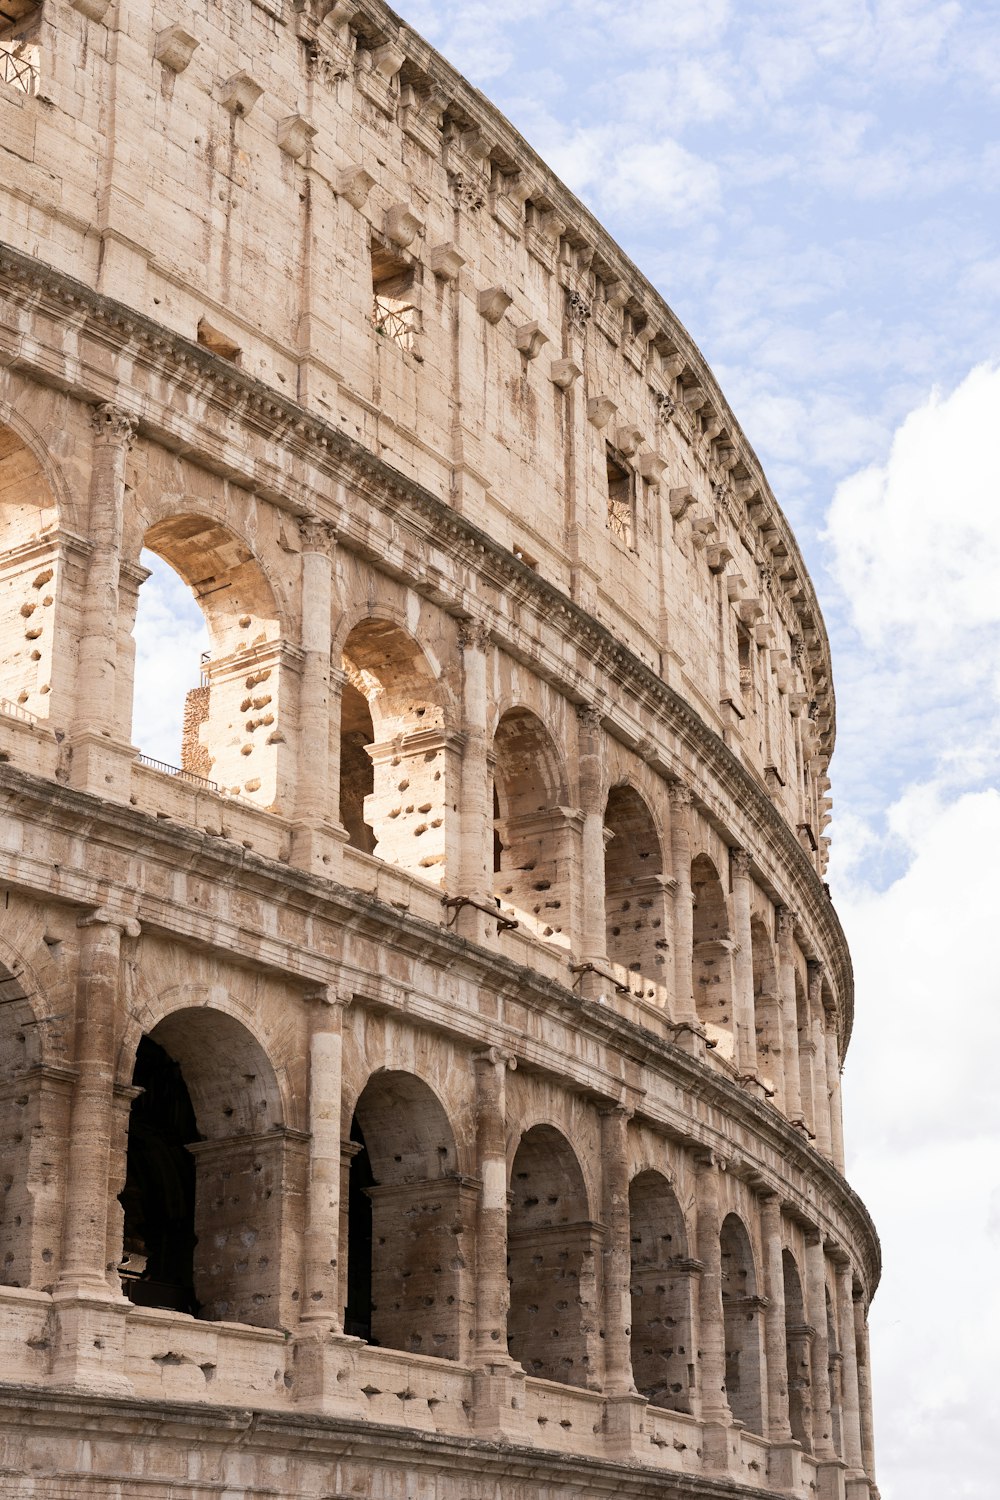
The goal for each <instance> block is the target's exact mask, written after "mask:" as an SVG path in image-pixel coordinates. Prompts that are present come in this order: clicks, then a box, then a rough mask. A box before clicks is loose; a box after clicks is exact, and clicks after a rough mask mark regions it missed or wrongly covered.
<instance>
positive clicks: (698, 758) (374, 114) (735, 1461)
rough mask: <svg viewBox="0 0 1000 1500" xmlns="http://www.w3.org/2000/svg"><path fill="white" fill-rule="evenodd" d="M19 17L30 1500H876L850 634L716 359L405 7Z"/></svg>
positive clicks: (1, 783)
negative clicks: (151, 603)
mask: <svg viewBox="0 0 1000 1500" xmlns="http://www.w3.org/2000/svg"><path fill="white" fill-rule="evenodd" d="M22 11H23V14H22V13H19V15H18V17H17V18H16V19H15V23H14V24H15V31H16V33H17V36H18V37H20V38H21V41H23V43H24V46H27V45H28V44H29V40H30V46H31V47H37V54H35V53H32V54H31V57H32V58H34V59H35V61H32V62H31V67H32V68H35V67H36V64H37V76H36V75H34V74H33V75H32V77H33V80H34V81H33V83H32V86H31V87H17V88H15V87H11V86H3V85H0V142H2V143H3V151H4V157H3V160H4V164H5V168H6V171H5V174H4V175H3V177H2V178H0V181H2V183H3V186H2V187H0V204H2V205H3V209H4V219H3V223H4V234H5V236H6V241H7V243H6V245H5V246H3V247H0V698H2V702H0V804H2V808H3V822H2V829H3V832H2V842H0V891H2V901H0V1043H2V1066H0V1143H2V1145H3V1160H4V1175H3V1181H2V1184H0V1186H2V1197H0V1265H2V1269H0V1301H2V1303H3V1311H4V1318H3V1320H2V1323H0V1326H2V1330H3V1331H2V1335H0V1343H2V1347H3V1354H4V1368H5V1381H6V1382H7V1386H8V1387H10V1386H12V1387H13V1389H12V1390H8V1389H7V1387H5V1391H6V1394H7V1395H9V1397H10V1402H11V1404H10V1405H9V1406H8V1407H6V1408H5V1411H7V1412H8V1415H7V1416H5V1417H3V1418H2V1419H0V1459H2V1461H0V1475H2V1478H0V1493H10V1494H15V1493H16V1494H19V1495H20V1494H32V1495H38V1496H42V1495H46V1496H49V1495H56V1494H60V1493H64V1492H65V1491H66V1487H67V1484H70V1486H72V1483H73V1480H72V1478H71V1477H70V1478H68V1477H67V1476H72V1475H73V1473H74V1466H79V1465H80V1464H81V1463H82V1464H84V1465H85V1466H86V1468H87V1471H88V1475H89V1478H88V1483H89V1485H90V1490H91V1491H92V1492H93V1493H94V1494H95V1495H98V1496H104V1495H107V1496H109V1497H110V1496H111V1495H112V1494H120V1495H129V1496H131V1495H136V1496H140V1495H144V1494H154V1493H159V1492H160V1491H161V1490H162V1489H163V1488H164V1487H165V1486H169V1487H170V1488H171V1489H174V1488H176V1490H177V1492H178V1493H183V1494H190V1495H194V1496H201V1495H202V1494H205V1495H207V1494H209V1493H213V1494H214V1493H217V1492H218V1489H219V1487H220V1486H222V1487H228V1488H229V1489H231V1490H235V1491H236V1492H238V1493H241V1494H247V1495H254V1494H262V1495H263V1494H265V1493H267V1494H274V1493H278V1494H288V1495H292V1494H302V1495H309V1496H316V1497H319V1496H321V1495H323V1496H328V1495H330V1494H338V1495H339V1494H355V1493H362V1492H365V1493H369V1492H370V1493H371V1494H373V1495H375V1494H385V1495H389V1494H396V1493H403V1492H405V1493H406V1494H408V1495H409V1494H417V1493H423V1489H424V1488H426V1484H425V1479H426V1476H427V1475H428V1474H429V1473H433V1474H434V1475H435V1480H434V1484H435V1494H436V1495H438V1496H439V1497H442V1500H478V1497H479V1495H480V1494H482V1495H483V1496H484V1497H485V1495H486V1493H487V1490H488V1492H489V1494H490V1496H491V1497H494V1496H495V1495H496V1494H498V1493H499V1494H502V1495H503V1497H504V1500H538V1497H540V1496H542V1495H545V1496H556V1495H558V1496H560V1500H561V1497H562V1496H564V1495H565V1496H566V1497H567V1500H568V1497H569V1496H570V1495H571V1494H572V1495H574V1496H575V1495H578V1494H580V1493H582V1492H586V1493H588V1494H589V1493H591V1492H593V1493H594V1494H597V1493H610V1492H620V1491H621V1489H622V1487H623V1485H624V1484H625V1483H626V1480H625V1479H624V1478H623V1476H624V1475H626V1474H627V1475H628V1479H627V1486H628V1488H629V1490H630V1492H632V1491H633V1490H634V1491H635V1492H636V1493H646V1492H647V1491H648V1492H649V1493H650V1494H652V1493H654V1492H659V1489H662V1486H663V1484H664V1482H665V1481H666V1482H669V1483H670V1484H671V1485H672V1486H674V1487H676V1488H677V1491H678V1493H679V1494H684V1495H685V1496H687V1495H691V1496H694V1495H698V1494H708V1493H714V1492H715V1491H716V1490H717V1488H718V1484H719V1483H720V1482H727V1483H729V1484H730V1485H732V1484H735V1485H737V1486H738V1487H740V1491H741V1492H744V1491H745V1492H756V1493H760V1494H764V1493H780V1494H783V1495H785V1496H797V1497H801V1500H808V1497H813V1496H818V1497H819V1500H840V1497H845V1500H846V1497H850V1500H862V1497H868V1496H870V1495H871V1494H872V1493H873V1485H874V1479H873V1456H872V1437H871V1418H870V1392H869V1389H868V1374H867V1345H866V1333H865V1311H866V1308H867V1305H868V1301H869V1299H870V1297H871V1295H872V1293H873V1292H874V1289H875V1286H876V1283H877V1280H878V1274H879V1252H878V1242H877V1239H876V1237H875V1234H874V1230H873V1228H872V1226H871V1223H870V1221H869V1219H868V1217H867V1215H866V1213H865V1211H864V1208H863V1206H862V1205H861V1204H860V1202H859V1201H858V1199H857V1198H856V1196H855V1195H854V1194H853V1193H852V1191H851V1189H850V1188H849V1187H848V1186H847V1184H846V1183H845V1182H844V1180H843V1176H842V1171H843V1134H842V1122H841V1118H840V1067H841V1064H842V1062H843V1058H844V1055H845V1052H846V1048H847V1044H848V1040H849V1036H850V1029H851V1022H852V1014H853V1012H852V1006H853V997H852V989H851V970H850V960H849V956H848V954H847V950H846V946H845V944H844V939H843V934H842V932H841V930H840V926H839V923H838V921H837V918H836V915H835V913H834V912H833V910H832V907H831V906H830V903H829V899H828V896H827V894H826V892H825V889H824V887H823V885H822V883H821V873H822V869H823V863H824V847H823V840H822V838H821V830H822V826H823V822H824V820H825V817H826V803H825V791H826V787H827V785H828V783H827V782H826V766H827V761H828V758H829V753H830V750H831V749H832V737H833V699H832V689H831V686H830V680H829V664H828V659H827V652H826V643H825V636H824V633H823V627H822V622H821V620H820V618H819V614H818V611H817V608H816V604H815V600H814V597H813V593H812V588H811V584H810V583H809V580H808V577H807V576H806V574H805V572H804V569H803V567H802V563H801V560H800V558H799V555H798V552H797V549H796V546H795V542H794V539H793V538H792V537H791V534H790V532H789V531H788V528H787V525H786V523H785V522H784V520H783V518H782V517H781V515H780V513H779V512H778V510H777V507H776V506H775V504H774V501H773V498H772V497H771V496H770V493H769V491H768V489H767V486H766V482H765V480H764V477H763V475H762V474H761V473H760V471H759V468H758V466H757V464H756V460H755V458H754V456H753V454H752V453H751V452H750V450H749V448H748V447H747V445H746V443H745V440H744V439H743V437H742V434H741V433H740V432H739V429H738V427H737V426H736V424H735V422H734V420H733V418H732V415H731V413H730V412H729V409H728V407H727V406H726V404H725V401H724V399H723V397H722V395H721V393H720V392H719V391H718V389H717V387H716V385H715V382H714V379H713V378H712V376H711V373H710V372H709V371H708V370H707V368H706V367H705V365H704V362H703V360H702V359H701V356H700V355H699V353H698V351H697V350H696V349H695V348H694V346H693V345H692V344H691V342H690V339H689V338H688V336H687V335H686V333H685V332H684V330H683V329H681V328H679V326H678V325H677V324H676V321H675V320H674V318H673V316H672V314H671V313H670V312H669V309H667V308H666V307H665V305H664V304H663V303H662V301H660V299H659V298H658V297H657V296H656V294H655V293H654V292H653V290H652V288H651V287H650V286H649V285H648V284H647V283H646V282H645V281H644V280H643V278H642V277H641V276H640V275H639V273H638V272H636V271H635V269H634V268H633V267H631V266H630V265H629V264H628V262H627V261H626V260H625V259H624V257H623V256H622V255H621V252H620V251H619V250H618V249H617V248H616V247H615V246H614V245H613V244H612V243H611V242H610V241H609V240H608V238H607V236H606V235H605V234H604V232H603V231H602V230H601V229H600V228H599V226H597V225H596V224H595V223H594V221H593V220H592V219H591V218H590V217H589V215H587V214H586V212H585V211H584V210H583V209H582V207H581V206H580V205H579V204H577V203H575V202H574V200H573V199H572V198H571V196H570V195H569V194H568V193H567V192H566V190H565V189H564V188H563V187H562V186H561V184H559V183H558V182H556V181H555V180H554V179H553V178H552V176H551V174H550V173H549V172H548V170H547V169H546V168H545V167H544V166H543V164H542V163H540V162H539V161H538V160H537V158H535V157H534V156H533V155H532V153H531V152H530V150H529V149H528V148H527V147H526V146H525V144H524V143H523V142H521V141H519V140H518V138H517V137H516V136H515V135H514V134H513V133H512V132H511V130H510V128H509V126H507V125H506V123H505V122H504V121H503V120H501V119H500V118H499V117H498V116H497V115H495V113H494V112H492V111H491V110H490V108H489V106H488V105H487V104H486V103H485V101H483V100H482V99H481V98H480V97H479V96H478V95H476V94H475V93H474V92H473V91H471V90H470V89H469V88H468V86H467V85H466V84H465V83H464V82H463V81H462V80H461V79H460V78H458V77H457V75H455V74H454V73H453V72H452V70H450V69H449V68H448V66H447V64H445V63H444V62H443V61H442V60H441V59H439V58H437V57H436V56H435V55H434V54H433V53H432V52H431V51H430V50H429V49H428V48H427V47H426V46H425V44H424V43H422V42H421V41H420V39H419V38H417V37H415V36H414V35H413V34H412V33H411V32H409V31H407V30H405V29H403V28H401V26H400V23H399V22H398V20H397V18H396V17H394V16H393V15H392V13H391V12H389V11H388V10H387V9H385V8H384V7H383V6H382V5H381V4H380V3H378V0H358V3H353V0H351V3H345V0H334V3H333V4H330V3H327V0H316V3H313V0H309V3H305V0H303V3H302V4H301V5H299V4H291V3H282V0H267V3H266V4H265V3H258V0H246V3H240V4H237V3H235V0H234V3H230V4H226V5H217V4H212V5H201V6H193V7H184V8H183V11H181V10H180V9H176V10H175V11H170V10H169V8H168V10H167V11H164V12H163V13H162V14H161V13H160V12H159V11H157V12H156V14H155V16H154V15H153V13H152V11H151V10H150V8H149V7H148V6H146V5H144V4H139V3H137V4H135V5H125V4H121V5H105V4H104V3H103V0H73V3H72V4H70V3H68V0H67V3H56V0H45V3H44V5H43V6H41V7H31V6H27V5H26V6H24V7H22ZM14 34H15V33H14V32H11V33H10V35H11V36H14ZM0 44H3V38H2V37H0ZM11 45H13V43H12V44H11ZM18 45H19V46H20V45H21V42H18ZM22 55H23V56H24V57H28V53H27V52H23V48H22V52H19V53H18V56H22ZM251 291H252V294H253V295H252V296H251V295H249V293H250V292H251ZM376 295H377V298H378V301H377V303H376V302H375V301H374V299H375V297H376ZM609 476H611V478H610V480H609ZM143 548H148V549H150V550H151V551H153V552H155V553H157V554H158V555H159V556H161V557H162V558H164V559H165V561H167V562H168V563H169V564H170V566H171V567H173V568H174V570H175V571H176V572H177V573H178V574H179V575H180V577H181V578H183V579H184V581H185V582H186V583H187V584H188V586H189V587H190V589H191V591H192V593H193V595H194V598H195V599H196V601H197V602H198V604H199V606H200V608H201V609H202V612H203V614H204V616H205V623H206V628H207V632H208V638H209V642H210V650H209V656H208V659H207V661H205V662H204V663H201V662H198V661H192V662H191V663H190V673H189V677H188V686H189V687H190V688H191V689H192V690H193V691H192V692H191V693H190V694H189V695H188V698H187V701H186V707H187V719H186V739H185V748H184V751H183V754H182V757H181V759H182V766H181V774H170V768H167V769H166V770H164V769H163V768H158V767H157V766H156V765H155V764H143V763H142V762H141V760H140V759H139V752H140V751H142V749H143V746H142V745H136V744H134V743H133V719H132V702H133V696H134V686H135V683H134V674H135V648H134V637H133V634H132V632H133V628H134V625H135V621H136V616H137V610H138V608H139V607H140V603H141V600H142V589H143V586H144V583H145V580H146V577H147V576H148V575H147V573H146V569H145V567H144V566H143V564H142V562H141V560H140V554H141V553H142V550H143ZM36 596H37V597H36ZM28 606H30V607H28ZM199 673H202V674H203V676H202V677H199ZM199 681H201V682H203V685H202V686H200V687H199V686H197V684H198V683H199ZM95 1392H96V1393H97V1395H96V1396H95ZM95 1400H99V1402H100V1408H99V1409H100V1411H101V1414H102V1415H101V1430H102V1434H103V1436H102V1440H101V1442H100V1443H99V1444H95V1445H93V1446H92V1447H90V1448H89V1449H88V1450H87V1452H86V1455H85V1457H84V1458H83V1459H81V1457H80V1454H81V1452H82V1451H83V1450H82V1449H81V1448H80V1446H79V1444H80V1437H79V1434H80V1432H81V1431H83V1430H86V1429H87V1428H88V1427H89V1426H93V1424H94V1412H95V1410H96V1409H97V1408H95V1406H94V1404H93V1403H94V1401H95ZM248 1411H249V1412H252V1413H253V1414H254V1415H253V1419H252V1423H251V1426H250V1427H249V1428H248V1427H247V1425H246V1413H247V1412H248ZM241 1414H242V1415H241ZM137 1423H139V1424H142V1431H143V1433H144V1437H143V1441H142V1443H141V1444H137V1442H136V1431H137V1427H136V1424H137ZM26 1431H27V1432H28V1434H29V1436H28V1438H26V1437H25V1433H26ZM32 1431H34V1432H37V1433H40V1434H43V1437H42V1439H41V1444H42V1446H41V1449H40V1450H39V1448H38V1447H37V1445H36V1446H35V1447H34V1448H32V1447H31V1432H32ZM192 1433H196V1438H195V1439H192ZM375 1437H377V1441H376V1442H375V1445H374V1447H372V1446H371V1444H372V1439H373V1438H375ZM498 1444H499V1445H500V1446H499V1447H498ZM140 1449H141V1458H140V1457H137V1454H138V1453H139V1450H140ZM237 1450H238V1452H237ZM39 1452H40V1453H41V1456H40V1457H39ZM625 1464H627V1465H628V1468H627V1469H625V1468H624V1467H623V1465H625ZM421 1476H423V1477H421ZM5 1486H6V1488H4V1487H5Z"/></svg>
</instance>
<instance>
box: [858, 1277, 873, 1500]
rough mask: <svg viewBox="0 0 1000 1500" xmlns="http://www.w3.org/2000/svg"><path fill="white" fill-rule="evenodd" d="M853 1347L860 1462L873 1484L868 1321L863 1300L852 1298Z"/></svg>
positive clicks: (860, 1297) (859, 1297)
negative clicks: (855, 1366) (858, 1419)
mask: <svg viewBox="0 0 1000 1500" xmlns="http://www.w3.org/2000/svg"><path fill="white" fill-rule="evenodd" d="M854 1347H855V1350H856V1358H857V1366H858V1404H859V1408H860V1425H861V1461H862V1464H863V1466H864V1471H865V1474H866V1475H867V1476H868V1478H869V1479H870V1480H871V1482H872V1484H874V1483H875V1427H874V1422H873V1420H872V1373H871V1359H870V1356H869V1352H868V1320H867V1317H866V1316H865V1303H864V1298H863V1297H862V1296H861V1295H860V1294H855V1297H854Z"/></svg>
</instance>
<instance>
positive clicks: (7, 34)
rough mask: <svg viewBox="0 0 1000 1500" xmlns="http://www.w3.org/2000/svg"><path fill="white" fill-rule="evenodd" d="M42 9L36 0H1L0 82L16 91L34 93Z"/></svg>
mask: <svg viewBox="0 0 1000 1500" xmlns="http://www.w3.org/2000/svg"><path fill="white" fill-rule="evenodd" d="M41 14H42V8H41V6H40V5H39V4H38V0H0V83H4V84H6V85H7V87H8V88H10V89H13V90H14V91H15V92H16V93H18V94H29V95H33V94H37V93H38V83H39V66H40V60H41V50H40V48H39V45H38V34H39V22H40V20H41Z"/></svg>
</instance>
